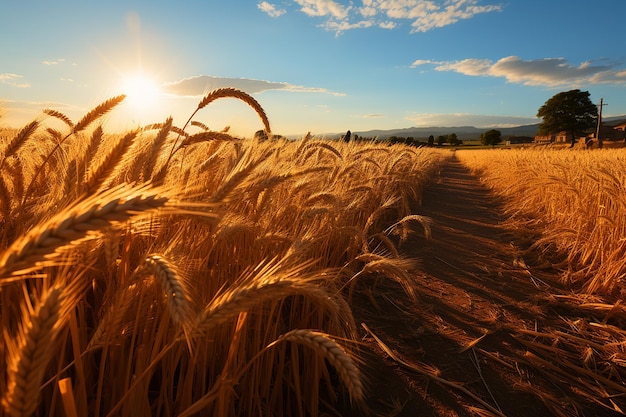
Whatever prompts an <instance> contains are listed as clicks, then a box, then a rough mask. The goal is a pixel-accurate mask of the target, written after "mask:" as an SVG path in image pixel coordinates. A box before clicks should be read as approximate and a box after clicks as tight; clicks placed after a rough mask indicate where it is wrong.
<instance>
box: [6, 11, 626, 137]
mask: <svg viewBox="0 0 626 417" xmlns="http://www.w3.org/2000/svg"><path fill="white" fill-rule="evenodd" d="M0 10H1V12H0V57H2V58H0V100H2V102H1V103H0V109H1V110H2V112H3V113H4V115H3V116H2V118H0V124H1V125H5V126H6V125H11V126H14V127H19V126H21V125H23V124H25V123H27V122H29V121H30V120H32V119H33V118H36V117H41V110H43V109H44V108H52V109H55V110H58V111H61V112H63V113H65V114H67V115H68V116H70V118H73V119H74V120H77V119H78V118H80V117H81V116H82V115H83V114H85V113H86V112H87V111H89V110H90V109H91V108H93V107H94V106H95V105H97V104H99V103H101V102H102V101H104V100H106V99H108V98H110V97H112V96H114V95H117V94H120V93H124V92H126V93H128V94H129V97H128V99H127V101H126V102H125V103H124V104H123V105H122V106H120V107H119V108H118V109H116V110H115V111H114V112H113V113H112V114H111V115H110V116H108V118H107V126H110V127H111V129H113V128H124V129H126V128H131V127H134V126H136V125H138V124H147V123H156V122H162V121H164V120H165V118H166V117H167V116H170V115H171V116H173V117H174V119H175V124H177V125H179V126H182V125H183V124H184V122H185V121H186V120H187V117H188V116H189V115H190V114H191V113H192V112H193V110H194V109H195V108H196V106H197V103H198V102H199V101H200V100H201V98H202V96H203V95H204V94H206V93H207V92H208V91H210V90H211V89H213V88H218V87H224V86H231V87H237V88H241V89H243V90H244V91H246V92H248V93H250V94H252V95H253V96H254V97H255V98H256V99H257V100H258V101H259V102H260V103H261V105H262V106H263V108H264V109H265V111H266V113H267V114H268V116H269V119H270V122H271V124H272V130H273V131H274V132H276V133H282V134H304V133H306V132H307V131H311V132H312V133H314V134H323V133H331V132H343V131H346V130H348V129H350V130H352V131H353V132H359V131H365V130H369V129H392V128H404V127H410V126H462V125H474V126H477V127H488V128H492V127H504V126H512V125H522V124H530V123H536V122H538V120H537V119H536V118H535V115H536V113H537V110H538V108H539V107H540V106H541V105H542V104H543V103H544V102H545V101H546V100H547V99H549V98H550V97H551V96H553V95H554V94H556V93H558V92H561V91H567V90H570V89H573V88H579V89H581V90H584V91H589V92H590V94H591V99H592V101H593V102H594V103H598V102H599V100H600V98H603V99H604V102H605V103H607V106H606V107H604V109H603V114H604V115H605V116H616V115H625V114H626V48H625V45H626V24H625V23H624V16H626V1H623V0H595V1H593V2H590V1H588V0H568V1H564V0H502V1H500V0H430V1H429V0H353V1H348V0H271V1H256V0H248V1H244V0H229V1H223V0H205V1H200V0H196V1H188V0H179V1H116V0H110V1H107V2H103V1H90V0H83V1H63V0H59V1H55V2H52V1H30V0H25V1H13V2H9V1H3V3H2V5H1V6H0ZM136 90H139V93H136V92H135V91H136ZM137 97H139V98H137ZM196 120H199V121H202V122H204V123H206V124H208V125H209V126H210V127H211V128H213V129H216V130H221V129H222V128H224V127H225V126H231V132H235V133H236V134H240V135H251V134H252V133H253V132H254V131H256V130H258V129H260V128H261V127H262V125H261V123H260V121H259V119H258V118H257V117H256V115H255V114H254V112H253V110H252V109H250V108H248V107H247V106H246V105H244V104H242V103H239V102H237V101H236V100H232V99H224V100H218V101H216V102H214V103H212V104H211V105H209V106H208V107H207V108H205V109H203V110H201V111H200V112H199V113H198V115H197V116H196Z"/></svg>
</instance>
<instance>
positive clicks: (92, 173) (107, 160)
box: [85, 131, 138, 193]
mask: <svg viewBox="0 0 626 417" xmlns="http://www.w3.org/2000/svg"><path fill="white" fill-rule="evenodd" d="M137 133H138V132H137V131H133V132H129V133H127V134H126V135H125V136H124V137H123V138H122V139H120V141H119V142H118V143H117V144H116V145H115V146H114V147H113V148H111V149H110V150H109V153H108V154H107V155H106V156H105V157H104V160H103V161H102V162H100V164H99V165H98V166H96V167H93V168H92V167H90V168H89V172H88V174H87V179H86V181H85V192H86V193H93V192H95V191H97V190H98V189H99V188H100V187H101V186H102V184H104V183H105V181H106V180H107V179H108V178H109V177H110V176H111V174H112V173H113V171H114V170H115V167H116V166H117V164H118V163H119V162H120V161H121V160H122V159H123V158H124V155H125V154H126V152H127V151H128V149H129V148H130V147H131V146H132V144H133V142H134V140H135V137H137Z"/></svg>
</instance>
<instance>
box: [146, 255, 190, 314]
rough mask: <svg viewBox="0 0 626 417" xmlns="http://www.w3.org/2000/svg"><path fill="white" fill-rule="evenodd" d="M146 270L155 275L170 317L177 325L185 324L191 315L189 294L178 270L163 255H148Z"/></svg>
mask: <svg viewBox="0 0 626 417" xmlns="http://www.w3.org/2000/svg"><path fill="white" fill-rule="evenodd" d="M144 265H145V266H146V268H147V269H148V270H149V271H150V273H152V274H153V275H154V277H155V278H156V279H157V282H158V283H159V285H160V286H161V289H162V290H163V292H164V293H165V297H166V299H167V305H168V307H169V312H170V316H171V317H172V319H173V320H174V322H175V323H185V321H186V319H187V318H188V317H189V315H190V314H191V304H190V298H189V292H188V291H187V290H186V289H185V283H184V279H183V278H182V276H181V275H180V273H179V272H178V271H177V268H176V267H175V266H174V265H173V264H172V263H171V262H169V261H168V260H167V259H165V258H164V257H163V256H161V255H157V254H152V255H148V256H147V257H146V259H145V260H144Z"/></svg>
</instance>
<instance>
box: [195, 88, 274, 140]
mask: <svg viewBox="0 0 626 417" xmlns="http://www.w3.org/2000/svg"><path fill="white" fill-rule="evenodd" d="M226 97H231V98H236V99H239V100H241V101H243V102H244V103H246V104H247V105H249V106H250V107H252V108H253V109H254V110H255V111H256V113H257V114H258V115H259V117H260V118H261V121H262V122H263V127H264V128H265V132H266V133H267V136H268V137H269V136H271V133H272V130H271V129H270V122H269V119H268V118H267V115H266V114H265V110H263V107H261V105H260V104H259V102H258V101H256V100H255V99H254V98H253V97H252V96H251V95H249V94H248V93H245V92H243V91H241V90H238V89H236V88H231V87H227V88H218V89H217V90H213V91H211V92H210V93H209V94H207V95H206V96H204V98H203V99H202V100H201V101H200V103H198V108H197V109H196V111H195V112H194V113H193V114H192V115H191V117H190V118H189V120H191V119H192V118H193V116H194V115H195V113H196V112H198V110H200V109H203V108H204V107H206V106H208V105H209V104H210V103H211V102H213V101H215V100H217V99H220V98H226Z"/></svg>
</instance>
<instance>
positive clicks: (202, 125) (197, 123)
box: [190, 120, 226, 133]
mask: <svg viewBox="0 0 626 417" xmlns="http://www.w3.org/2000/svg"><path fill="white" fill-rule="evenodd" d="M190 124H191V126H195V127H199V128H200V129H202V130H204V131H205V132H206V131H209V130H211V129H209V126H207V125H205V124H204V123H202V122H198V121H197V120H192V121H191V123H190ZM224 133H226V132H224Z"/></svg>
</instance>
